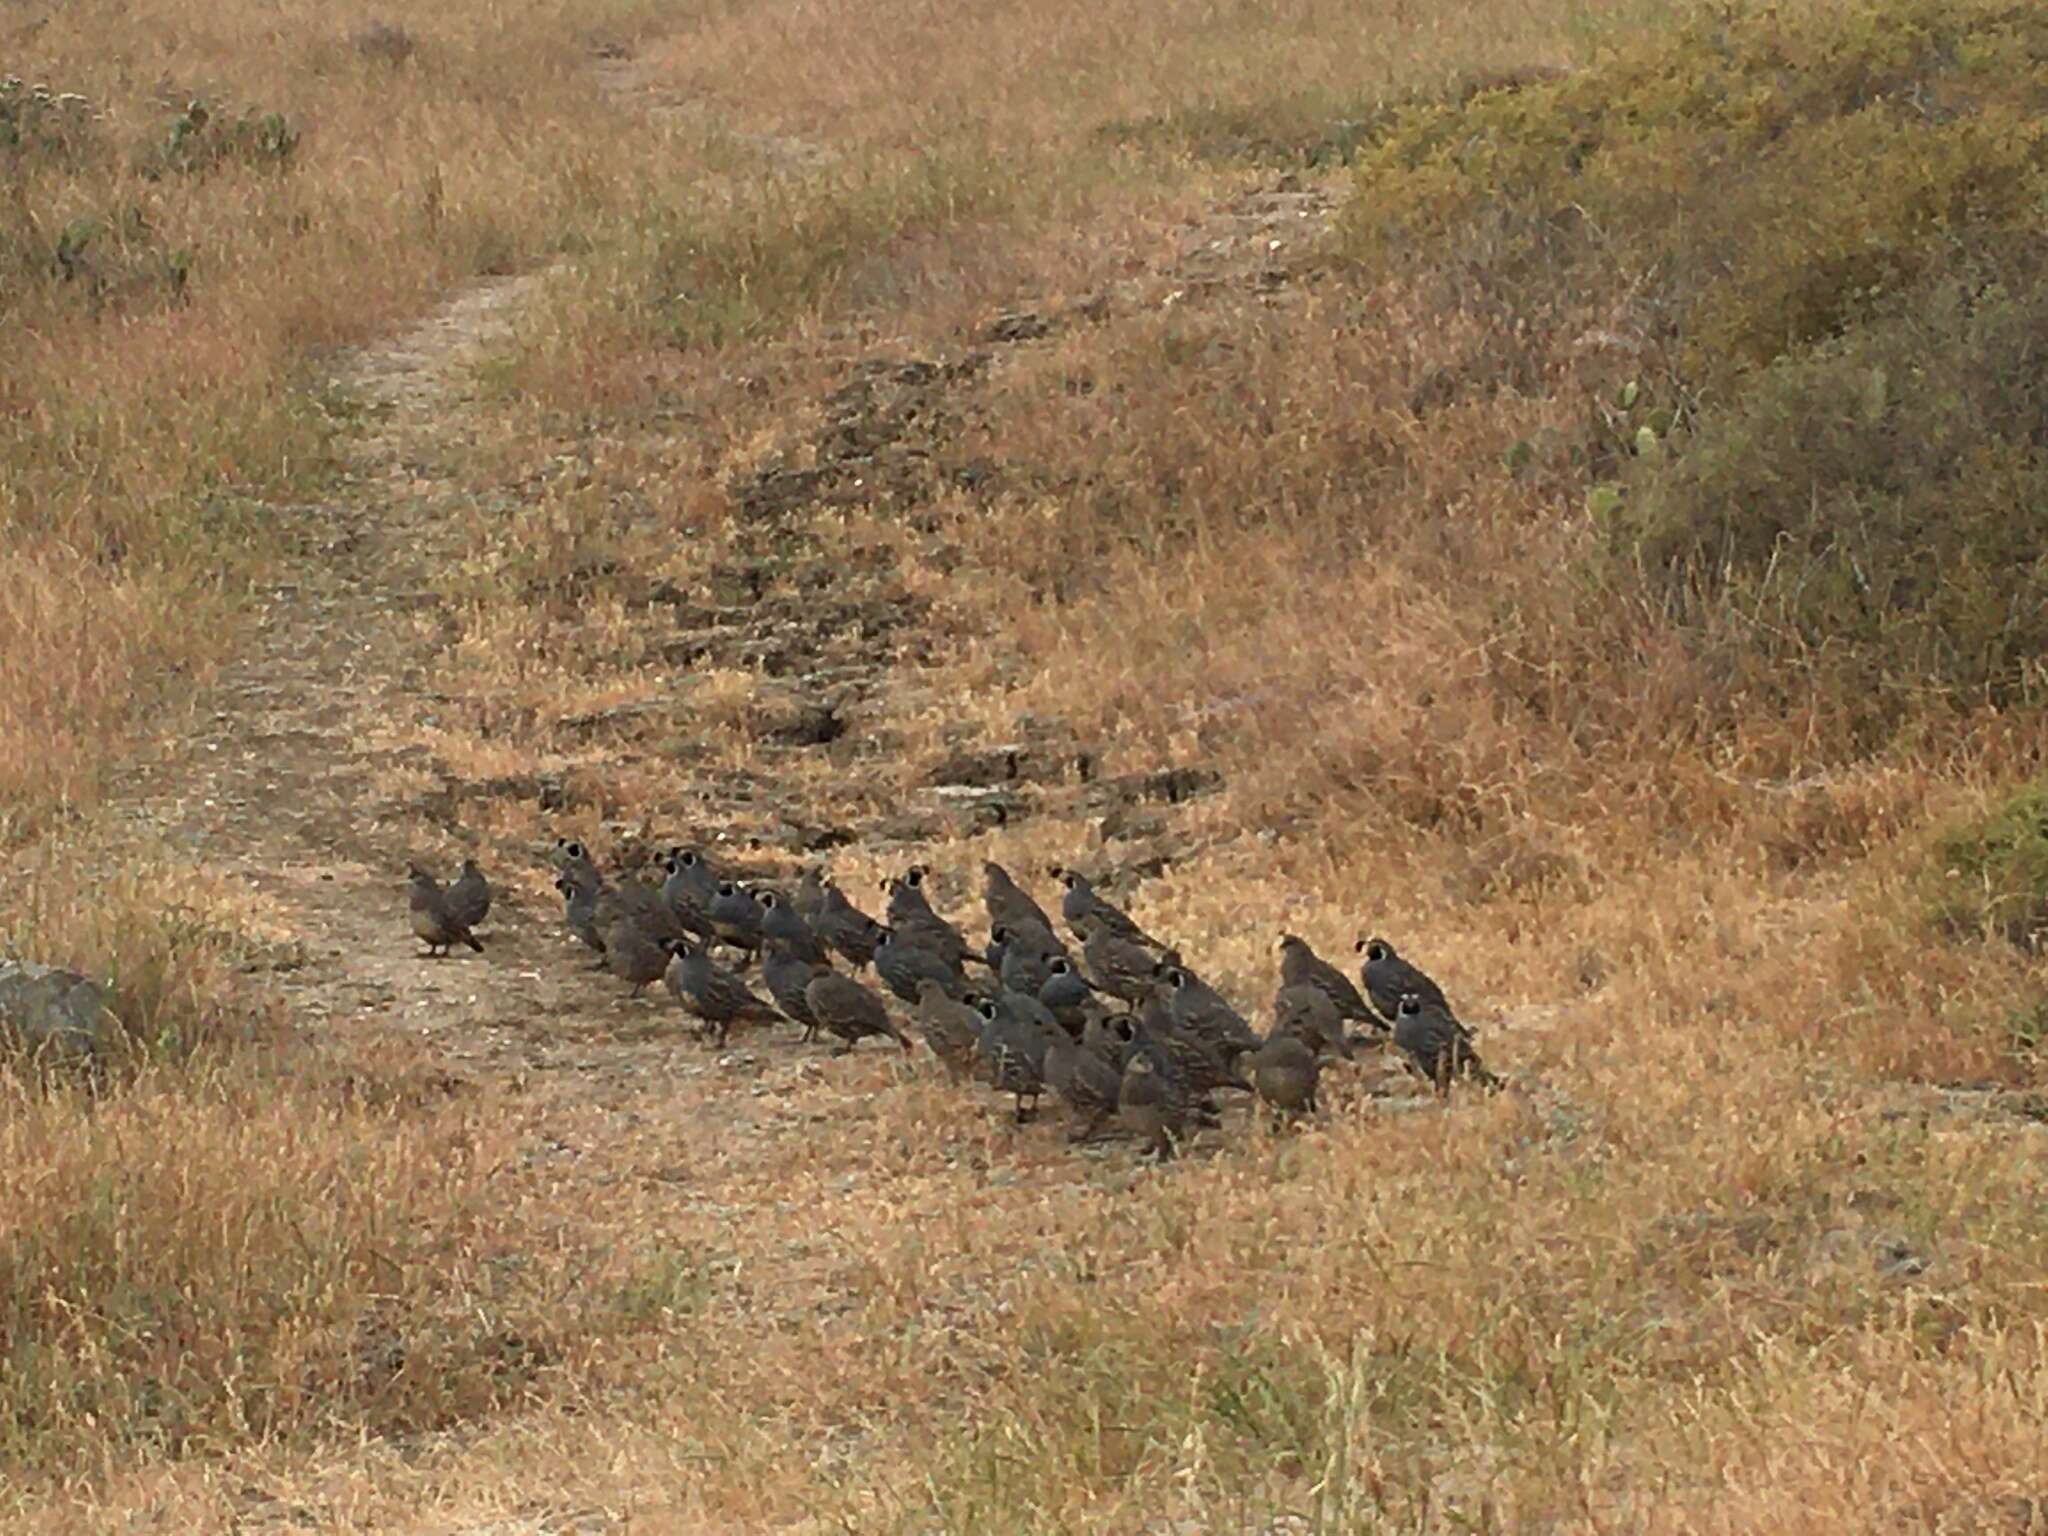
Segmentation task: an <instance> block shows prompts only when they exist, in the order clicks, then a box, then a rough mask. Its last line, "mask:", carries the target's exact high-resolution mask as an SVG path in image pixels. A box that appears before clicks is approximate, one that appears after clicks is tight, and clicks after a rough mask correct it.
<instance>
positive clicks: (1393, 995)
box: [1355, 939, 1456, 1024]
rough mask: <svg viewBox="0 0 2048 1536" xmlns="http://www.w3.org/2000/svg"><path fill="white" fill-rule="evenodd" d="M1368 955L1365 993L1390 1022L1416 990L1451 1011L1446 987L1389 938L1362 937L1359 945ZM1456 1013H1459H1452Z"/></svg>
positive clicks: (1363, 973) (1424, 998)
mask: <svg viewBox="0 0 2048 1536" xmlns="http://www.w3.org/2000/svg"><path fill="white" fill-rule="evenodd" d="M1355 948H1356V949H1357V950H1358V952H1359V954H1361V955H1363V956H1365V965H1364V967H1363V968H1362V969H1361V971H1360V972H1359V979H1360V980H1361V981H1363V982H1364V983H1365V995H1366V996H1367V997H1369V998H1371V999H1372V1005H1373V1007H1375V1008H1377V1009H1378V1010H1379V1011H1380V1013H1381V1014H1382V1015H1383V1016H1384V1017H1385V1018H1386V1020H1387V1022H1388V1023H1390V1024H1391V1023H1392V1022H1393V1021H1394V1015H1395V1014H1396V1013H1397V1012H1399V1011H1400V1007H1401V999H1402V998H1403V997H1405V996H1407V995H1408V994H1409V993H1410V992H1413V993H1414V994H1415V995H1416V996H1417V997H1419V998H1421V999H1422V1001H1423V1002H1424V1003H1426V1004H1432V1005H1434V1006H1435V1007H1438V1008H1441V1009H1443V1011H1444V1012H1445V1013H1450V1012H1451V1005H1450V1003H1449V1001H1448V1000H1447V999H1446V998H1445V997H1444V989H1443V988H1442V987H1440V986H1438V985H1437V984H1436V983H1435V982H1433V981H1431V980H1430V979H1429V977H1428V976H1426V975H1424V974H1423V973H1422V971H1421V970H1420V969H1419V968H1418V967H1416V966H1413V965H1410V964H1409V963H1408V962H1407V961H1406V960H1404V959H1402V958H1401V957H1400V956H1399V955H1397V954H1395V953H1394V946H1393V945H1391V944H1389V943H1388V942H1387V941H1386V940H1385V939H1360V940H1359V941H1358V943H1357V945H1356V946H1355ZM1452 1017H1454V1018H1455V1017H1456V1015H1455V1014H1452Z"/></svg>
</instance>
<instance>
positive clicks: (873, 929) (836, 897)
mask: <svg viewBox="0 0 2048 1536" xmlns="http://www.w3.org/2000/svg"><path fill="white" fill-rule="evenodd" d="M811 931H812V932H813V933H815V934H817V936H818V937H819V938H820V939H822V940H823V941H824V942H825V943H826V944H829V945H830V946H831V947H832V948H833V949H836V950H838V951H839V953H840V954H842V955H844V956H845V957H846V963H847V964H848V965H851V966H852V967H853V968H854V969H855V970H859V969H860V968H861V967H862V966H864V965H867V964H870V963H871V962H872V961H873V960H874V958H875V945H876V943H877V942H878V941H879V940H880V939H881V936H882V925H881V924H880V923H878V922H876V921H875V920H874V919H873V918H872V917H869V916H868V915H867V913H865V912H863V911H861V909H860V908H859V907H856V906H855V905H854V904H853V903H852V902H850V901H848V900H847V899H846V893H845V892H844V891H842V890H840V889H839V887H838V886H836V885H828V886H826V887H825V899H824V901H823V902H821V903H820V904H819V906H818V915H817V916H816V917H814V918H812V919H811Z"/></svg>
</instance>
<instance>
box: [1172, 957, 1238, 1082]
mask: <svg viewBox="0 0 2048 1536" xmlns="http://www.w3.org/2000/svg"><path fill="white" fill-rule="evenodd" d="M1159 976H1160V980H1161V981H1163V982H1164V983H1165V984H1166V1011H1167V1016H1168V1017H1170V1018H1171V1019H1172V1020H1173V1022H1174V1023H1175V1024H1176V1025H1178V1026H1179V1027H1180V1029H1181V1030H1182V1031H1183V1032H1185V1033H1187V1034H1190V1035H1193V1036H1194V1037H1195V1038H1196V1039H1197V1040H1200V1041H1201V1042H1202V1043H1203V1044H1204V1045H1206V1046H1208V1047H1209V1048H1210V1049H1211V1050H1212V1051H1214V1052H1215V1053H1216V1055H1217V1056H1218V1058H1219V1059H1220V1060H1222V1061H1223V1062H1224V1063H1225V1064H1226V1065H1228V1064H1229V1063H1230V1062H1231V1061H1232V1060H1233V1059H1234V1058H1235V1056H1236V1055H1237V1054H1238V1053H1240V1052H1243V1051H1253V1050H1257V1049H1258V1046H1259V1037H1258V1035H1257V1034H1256V1033H1254V1032H1253V1030H1252V1027H1251V1025H1250V1024H1248V1023H1246V1022H1245V1019H1244V1015H1243V1014H1241V1013H1239V1012H1238V1011H1237V1010H1236V1009H1235V1008H1233V1007H1231V1006H1230V1004H1229V1002H1228V1001H1227V1000H1226V999H1225V998H1224V996H1223V994H1222V993H1221V992H1218V991H1217V990H1216V989H1215V988H1214V987H1212V986H1210V985H1209V984H1208V983H1207V982H1206V981H1203V980H1202V979H1201V978H1200V977H1198V976H1196V975H1195V974H1194V973H1193V972H1192V971H1190V970H1188V969H1187V968H1186V967H1184V966H1178V965H1168V966H1162V967H1161V968H1160V972H1159Z"/></svg>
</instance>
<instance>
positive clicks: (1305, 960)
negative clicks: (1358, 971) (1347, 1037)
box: [1280, 933, 1387, 1033]
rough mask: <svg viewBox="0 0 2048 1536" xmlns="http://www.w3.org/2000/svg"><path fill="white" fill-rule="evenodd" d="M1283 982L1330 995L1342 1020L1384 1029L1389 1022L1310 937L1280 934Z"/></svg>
mask: <svg viewBox="0 0 2048 1536" xmlns="http://www.w3.org/2000/svg"><path fill="white" fill-rule="evenodd" d="M1280 985H1281V986H1282V987H1283V988H1284V987H1313V988H1315V989H1316V990H1317V991H1318V992H1321V993H1322V994H1323V995H1324V996H1325V997H1327V998H1329V1000H1330V1003H1331V1005H1332V1006H1333V1007H1335V1009H1336V1010H1337V1017H1338V1019H1339V1020H1343V1019H1356V1020H1357V1021H1358V1022H1359V1023H1361V1024H1364V1025H1367V1026H1369V1027H1370V1028H1373V1029H1376V1030H1379V1031H1381V1032H1382V1033H1384V1032H1385V1030H1386V1027H1387V1026H1386V1023H1385V1021H1384V1020H1383V1019H1381V1018H1380V1016H1379V1015H1378V1014H1377V1013H1375V1012H1373V1010H1372V1009H1371V1008H1370V1007H1368V1006H1367V1004H1366V1001H1365V999H1364V998H1362V997H1360V996H1359V995H1358V988H1357V987H1355V986H1353V985H1352V982H1351V978H1350V977H1349V976H1346V975H1345V974H1344V973H1343V972H1342V971H1340V970H1338V969H1337V967H1335V966H1334V965H1332V964H1330V962H1329V961H1327V960H1325V959H1323V958H1322V957H1321V956H1320V955H1318V954H1317V953H1316V952H1315V951H1314V950H1313V949H1311V948H1310V947H1309V943H1308V940H1306V939H1303V938H1297V937H1296V936H1295V935H1294V934H1291V933H1287V934H1282V935H1281V936H1280Z"/></svg>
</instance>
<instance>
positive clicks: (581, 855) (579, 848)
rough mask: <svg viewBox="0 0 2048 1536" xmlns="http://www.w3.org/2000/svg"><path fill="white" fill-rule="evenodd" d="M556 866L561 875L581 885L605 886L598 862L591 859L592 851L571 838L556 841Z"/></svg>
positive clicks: (561, 838)
mask: <svg viewBox="0 0 2048 1536" xmlns="http://www.w3.org/2000/svg"><path fill="white" fill-rule="evenodd" d="M555 866H556V869H557V871H558V872H559V873H561V874H564V875H567V876H569V877H570V878H571V879H573V880H575V881H577V882H578V883H579V884H584V883H587V884H594V885H603V884H604V876H603V875H602V874H601V873H600V872H599V870H598V867H597V861H596V860H595V859H593V858H591V856H590V850H589V849H588V848H585V847H584V846H583V844H581V843H579V842H576V841H575V840H573V839H571V838H566V837H558V838H556V839H555Z"/></svg>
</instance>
